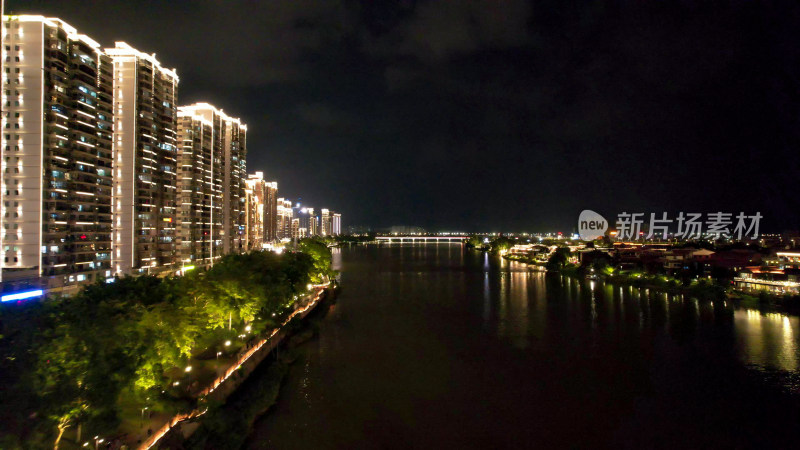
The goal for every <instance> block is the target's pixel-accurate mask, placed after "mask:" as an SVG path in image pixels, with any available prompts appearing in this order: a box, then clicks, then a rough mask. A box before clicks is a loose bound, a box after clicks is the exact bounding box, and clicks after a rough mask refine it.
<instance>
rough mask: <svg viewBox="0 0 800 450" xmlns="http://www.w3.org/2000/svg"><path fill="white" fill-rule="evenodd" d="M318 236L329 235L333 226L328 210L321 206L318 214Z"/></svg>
mask: <svg viewBox="0 0 800 450" xmlns="http://www.w3.org/2000/svg"><path fill="white" fill-rule="evenodd" d="M319 225H320V231H319V235H320V236H330V235H331V234H332V231H331V228H332V227H333V223H332V217H331V212H330V210H328V209H326V208H322V211H321V212H320V216H319Z"/></svg>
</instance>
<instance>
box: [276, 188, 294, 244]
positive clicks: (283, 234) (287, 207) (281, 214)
mask: <svg viewBox="0 0 800 450" xmlns="http://www.w3.org/2000/svg"><path fill="white" fill-rule="evenodd" d="M277 218H278V220H277V238H278V239H291V238H292V218H293V210H292V202H291V201H289V200H287V199H284V198H279V199H278V206H277ZM298 226H299V222H298Z"/></svg>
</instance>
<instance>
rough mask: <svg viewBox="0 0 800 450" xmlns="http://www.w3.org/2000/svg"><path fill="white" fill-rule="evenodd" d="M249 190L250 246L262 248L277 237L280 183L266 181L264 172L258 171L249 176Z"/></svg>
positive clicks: (248, 226) (248, 225)
mask: <svg viewBox="0 0 800 450" xmlns="http://www.w3.org/2000/svg"><path fill="white" fill-rule="evenodd" d="M247 192H248V197H247V205H248V207H247V210H248V220H247V230H248V233H247V236H248V239H247V240H248V248H249V249H253V248H261V247H262V244H264V243H267V242H272V241H274V240H275V239H276V233H275V230H276V228H277V207H278V198H277V195H278V183H276V182H274V181H272V182H268V181H264V172H256V173H254V174H251V175H250V176H248V177H247ZM250 215H255V217H253V218H250Z"/></svg>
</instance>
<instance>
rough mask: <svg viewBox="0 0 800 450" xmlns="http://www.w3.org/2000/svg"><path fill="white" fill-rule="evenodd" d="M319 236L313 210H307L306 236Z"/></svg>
mask: <svg viewBox="0 0 800 450" xmlns="http://www.w3.org/2000/svg"><path fill="white" fill-rule="evenodd" d="M318 235H319V218H317V216H316V215H315V214H314V208H308V236H318Z"/></svg>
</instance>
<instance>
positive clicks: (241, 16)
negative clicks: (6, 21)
mask: <svg viewBox="0 0 800 450" xmlns="http://www.w3.org/2000/svg"><path fill="white" fill-rule="evenodd" d="M6 6H7V8H9V9H12V10H14V11H16V12H42V13H45V14H49V15H56V16H59V17H61V18H63V19H64V20H66V21H67V22H70V23H72V24H73V25H75V26H76V27H77V28H79V29H80V30H81V31H83V32H86V33H87V34H89V35H91V36H93V37H95V38H96V39H98V40H100V41H101V42H104V43H109V44H110V43H111V42H113V41H114V40H126V41H128V42H130V43H131V44H132V45H135V46H137V47H138V48H140V49H141V50H143V51H148V52H153V51H154V52H157V53H158V56H159V58H160V59H161V60H162V61H163V62H164V63H165V64H166V65H168V66H175V67H177V68H178V71H179V73H180V75H181V87H180V98H181V101H182V102H186V103H188V102H192V101H198V100H205V101H210V102H213V103H216V104H218V105H219V106H221V107H224V108H225V110H226V111H228V112H229V113H231V114H235V115H240V116H242V117H243V118H244V119H245V120H246V121H247V122H248V123H249V125H250V128H249V129H250V132H249V135H248V137H249V144H250V155H249V158H248V166H249V167H250V168H251V169H252V170H265V172H266V173H267V174H268V176H271V177H275V178H277V179H278V181H279V182H280V185H281V190H282V192H283V194H285V195H288V196H292V197H296V196H302V197H303V198H304V200H305V201H307V202H309V203H312V204H315V205H317V206H328V207H331V208H334V209H338V210H342V211H343V213H344V214H345V222H346V223H349V224H354V223H355V224H371V225H379V226H380V225H391V224H394V223H403V224H411V225H422V226H427V227H431V228H466V229H496V230H502V229H531V230H536V229H546V228H559V229H564V230H568V229H569V228H570V227H572V224H573V222H574V218H575V217H576V216H577V213H578V212H579V211H580V210H581V209H583V208H592V209H595V210H598V211H601V212H603V213H605V214H608V215H613V214H615V213H618V212H621V211H622V210H641V211H642V212H651V211H656V212H658V211H662V210H668V211H678V210H695V211H704V212H712V211H717V210H722V211H731V212H738V211H740V210H744V211H749V212H750V211H756V210H760V211H761V212H762V214H764V215H765V217H766V218H767V221H768V222H769V225H770V226H772V227H774V228H778V229H783V228H798V223H799V222H800V213H798V211H800V208H798V206H800V204H798V200H797V198H796V196H795V195H794V194H793V192H794V190H793V186H794V184H795V183H796V179H797V177H798V174H800V167H799V166H798V165H799V163H798V162H799V161H800V159H798V158H797V157H796V156H795V155H796V149H797V148H798V147H797V146H798V144H799V143H800V142H798V133H799V131H798V130H800V126H798V125H800V124H799V123H798V120H800V111H799V110H798V109H799V108H798V105H799V104H800V102H798V95H799V94H800V89H798V88H799V87H800V86H798V80H799V79H800V77H798V68H799V67H800V51H798V48H799V47H798V46H797V45H796V43H797V42H798V41H800V31H799V30H800V28H798V27H797V24H798V23H800V8H799V7H798V6H797V5H792V4H789V3H786V4H781V5H778V4H777V3H768V2H752V1H730V2H715V3H714V4H710V3H706V2H693V1H673V2H575V1H563V0H558V1H556V0H551V1H539V2H528V1H521V0H505V1H496V0H480V1H479V0H466V1H458V2H456V1H433V0H431V1H411V0H406V1H392V0H372V1H367V0H365V1H355V0H341V1H322V0H320V1H307V0H303V1H289V0H284V1H277V0H276V1H269V2H244V1H219V2H205V1H201V2H189V1H170V2H155V1H149V2H111V1H77V0H75V1H71V0H62V1H60V2H44V1H38V2H36V1H30V2H26V1H13V0H12V1H9V2H7V5H6ZM98 11H103V12H104V14H103V15H102V16H100V15H99V14H98Z"/></svg>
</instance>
